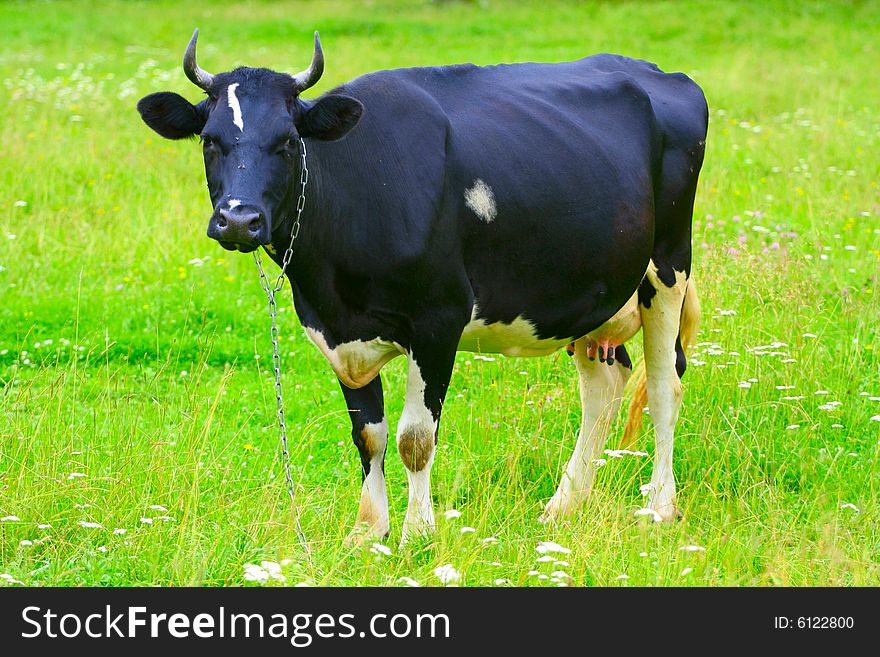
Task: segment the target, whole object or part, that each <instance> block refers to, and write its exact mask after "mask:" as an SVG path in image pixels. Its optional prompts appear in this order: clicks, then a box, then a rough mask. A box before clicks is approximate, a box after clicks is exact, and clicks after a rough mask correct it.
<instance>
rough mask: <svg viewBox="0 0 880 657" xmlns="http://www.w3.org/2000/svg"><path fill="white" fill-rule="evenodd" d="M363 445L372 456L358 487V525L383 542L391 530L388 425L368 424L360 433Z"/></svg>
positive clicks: (386, 423)
mask: <svg viewBox="0 0 880 657" xmlns="http://www.w3.org/2000/svg"><path fill="white" fill-rule="evenodd" d="M361 437H362V438H363V439H364V445H365V446H366V449H367V450H368V452H369V453H370V454H371V458H370V474H368V475H367V476H366V478H365V479H364V483H363V486H361V502H360V506H359V507H358V514H357V522H358V525H366V528H367V532H368V534H370V535H371V536H373V537H375V538H382V537H383V536H385V535H386V534H387V533H388V531H389V530H390V528H391V524H390V522H389V520H388V492H387V490H386V488H385V473H384V472H383V471H382V463H383V462H384V461H385V447H386V445H387V444H388V422H387V421H386V420H385V419H384V418H383V419H382V421H381V422H372V423H370V424H367V425H366V426H365V427H364V428H363V430H362V431H361Z"/></svg>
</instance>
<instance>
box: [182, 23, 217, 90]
mask: <svg viewBox="0 0 880 657" xmlns="http://www.w3.org/2000/svg"><path fill="white" fill-rule="evenodd" d="M198 38H199V28H196V31H195V32H193V35H192V39H190V40H189V45H188V46H187V47H186V52H185V53H184V55H183V72H184V73H186V77H188V78H189V79H190V81H191V82H192V83H193V84H194V85H196V86H197V87H200V88H201V89H204V90H205V91H210V90H211V85H212V84H214V76H213V75H211V74H210V73H208V72H207V71H206V70H205V69H203V68H199V65H198V64H197V63H196V41H198Z"/></svg>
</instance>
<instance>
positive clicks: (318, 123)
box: [296, 94, 364, 141]
mask: <svg viewBox="0 0 880 657" xmlns="http://www.w3.org/2000/svg"><path fill="white" fill-rule="evenodd" d="M363 113H364V106H363V105H362V104H361V102H360V101H359V100H356V99H354V98H352V97H351V96H343V95H342V94H331V95H329V96H324V97H323V98H319V99H318V100H317V101H315V102H314V103H312V104H310V105H307V106H306V108H305V111H304V112H302V113H300V115H299V117H298V119H297V121H296V130H297V132H299V134H300V136H301V137H312V138H313V139H321V140H323V141H336V140H337V139H342V137H344V136H345V135H346V134H348V131H349V130H351V129H352V128H353V127H355V126H356V125H357V124H358V121H360V120H361V115H362V114H363Z"/></svg>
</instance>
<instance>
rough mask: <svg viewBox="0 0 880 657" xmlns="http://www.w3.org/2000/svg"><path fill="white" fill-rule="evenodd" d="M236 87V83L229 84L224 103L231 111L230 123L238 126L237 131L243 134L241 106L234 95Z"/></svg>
mask: <svg viewBox="0 0 880 657" xmlns="http://www.w3.org/2000/svg"><path fill="white" fill-rule="evenodd" d="M237 87H238V82H236V83H235V84H230V85H229V86H228V87H227V88H226V101H227V103H228V104H229V108H230V109H231V110H232V122H233V123H234V124H235V125H237V126H238V129H239V130H241V131H242V132H244V119H243V118H242V117H241V105H240V104H239V102H238V97H237V96H236V95H235V89H236V88H237Z"/></svg>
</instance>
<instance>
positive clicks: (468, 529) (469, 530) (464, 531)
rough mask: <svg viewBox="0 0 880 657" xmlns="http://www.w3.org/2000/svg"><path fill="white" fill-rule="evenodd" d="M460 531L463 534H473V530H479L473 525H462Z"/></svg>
mask: <svg viewBox="0 0 880 657" xmlns="http://www.w3.org/2000/svg"><path fill="white" fill-rule="evenodd" d="M459 531H460V532H461V533H462V534H472V533H473V532H475V531H477V530H476V529H474V528H473V527H462V528H461V529H460V530H459Z"/></svg>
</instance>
